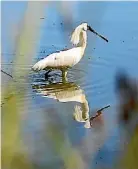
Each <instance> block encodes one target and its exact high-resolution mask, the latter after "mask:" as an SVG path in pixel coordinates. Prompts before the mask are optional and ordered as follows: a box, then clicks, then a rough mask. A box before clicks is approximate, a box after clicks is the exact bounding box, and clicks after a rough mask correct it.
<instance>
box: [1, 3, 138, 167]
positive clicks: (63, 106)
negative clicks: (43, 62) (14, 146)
mask: <svg viewBox="0 0 138 169" xmlns="http://www.w3.org/2000/svg"><path fill="white" fill-rule="evenodd" d="M25 8H26V2H10V3H9V2H3V3H2V53H1V56H2V57H1V59H2V61H1V68H2V70H4V71H5V72H8V73H9V74H12V67H13V65H14V56H15V52H14V45H15V42H14V39H15V36H17V34H18V31H19V30H18V28H19V23H20V20H21V18H22V16H23V13H24V11H25ZM137 9H138V2H74V3H73V6H72V11H73V17H74V23H73V28H75V26H77V25H79V24H80V23H81V22H88V23H89V25H91V26H92V28H94V29H95V30H96V31H97V32H99V33H101V34H102V35H103V36H105V37H107V38H108V40H109V43H106V42H105V41H103V40H101V39H100V38H98V37H96V36H95V35H93V34H92V33H90V32H88V45H87V48H86V51H85V54H84V57H83V59H82V60H81V61H80V62H79V63H78V64H77V65H76V66H74V67H73V68H72V69H70V70H69V72H68V83H67V84H64V85H63V84H60V83H57V84H52V83H53V82H54V83H56V82H57V81H58V82H59V81H60V79H61V78H60V77H59V76H53V79H52V78H51V81H52V82H51V81H50V82H48V81H45V80H44V73H43V72H40V73H34V72H32V71H31V69H30V68H31V66H32V65H33V64H34V63H35V62H36V61H37V60H39V59H41V58H43V57H45V56H46V55H48V54H50V53H52V52H55V51H56V50H61V49H63V48H66V46H70V44H69V35H70V33H71V32H70V31H68V30H66V31H65V33H63V32H64V31H63V24H64V22H63V18H62V17H61V14H59V13H58V11H57V10H56V7H55V6H54V7H53V6H52V5H50V6H49V7H48V8H46V10H45V15H46V17H45V19H44V20H43V23H42V25H41V27H40V33H41V36H40V39H39V41H38V42H32V43H36V44H37V48H38V50H37V53H36V55H35V56H34V57H33V60H32V65H30V64H29V65H27V64H25V65H24V64H21V65H16V71H17V72H19V73H20V72H22V71H24V70H26V69H30V72H29V74H28V76H27V77H23V76H21V77H20V78H18V82H20V83H19V84H20V86H19V85H18V88H17V90H19V92H20V91H21V92H22V91H24V90H26V91H27V92H26V94H25V96H24V98H22V97H21V98H19V99H18V101H17V105H18V106H19V109H20V111H21V112H22V114H23V116H24V117H23V119H24V120H22V124H21V131H22V137H23V141H24V144H25V145H26V147H27V151H28V154H29V158H30V159H31V160H32V162H33V163H35V164H36V166H39V167H40V168H43V167H44V166H46V165H47V164H49V165H50V166H51V167H53V168H54V166H55V165H57V166H59V168H61V167H60V165H62V164H61V163H60V162H59V161H58V158H57V154H56V153H55V152H54V150H53V148H52V146H51V145H50V141H49V139H48V129H47V128H48V125H49V123H53V124H56V125H59V124H60V123H61V122H62V125H63V126H60V127H61V128H62V130H63V132H64V133H65V134H66V135H67V136H68V138H69V141H70V142H71V144H72V146H73V147H75V148H76V149H77V150H78V151H79V152H80V154H81V155H82V157H84V159H85V161H86V162H87V163H91V162H92V159H94V162H93V163H94V164H97V165H96V166H97V167H98V166H100V165H105V166H104V167H108V166H109V165H110V163H112V162H113V161H112V160H113V158H114V157H115V155H116V154H117V153H118V151H119V150H118V146H117V145H118V142H119V137H117V135H118V134H117V133H118V127H117V109H116V105H117V96H116V93H115V86H114V80H115V79H114V77H115V75H116V72H117V71H118V69H120V68H124V69H125V70H126V71H127V72H128V73H129V74H130V75H131V76H132V77H135V78H138V17H137V16H138V10H137ZM7 11H8V12H7ZM10 13H11V14H12V15H10ZM30 24H31V21H30ZM71 31H72V30H71ZM28 38H29V37H28ZM26 41H27V39H26ZM20 57H22V55H20ZM56 73H58V72H56ZM1 76H2V84H1V88H2V93H3V92H4V90H5V89H6V85H7V84H8V83H9V82H11V81H12V79H11V78H10V77H8V76H7V75H5V74H4V73H2V72H1ZM24 78H26V81H24ZM12 85H13V87H14V83H12ZM5 104H8V100H6V102H5ZM106 105H110V108H108V109H106V110H105V111H103V116H102V118H103V123H104V124H102V125H101V124H100V125H101V126H102V127H101V128H100V130H95V129H94V127H93V128H92V129H87V128H85V127H84V126H85V125H87V124H85V123H84V122H82V123H80V122H78V121H75V120H74V118H73V117H74V116H73V115H74V113H75V112H77V113H78V114H79V113H80V112H82V111H83V112H84V114H85V117H88V116H89V115H90V116H92V115H94V114H95V112H96V110H98V109H100V108H102V107H104V106H106ZM10 113H12V112H10ZM78 116H79V115H78ZM78 119H79V120H80V119H81V117H78ZM82 120H83V119H82ZM105 140H106V142H105ZM103 144H105V146H104V148H103ZM97 150H99V151H98V153H97ZM100 150H101V151H100ZM100 157H102V158H100ZM101 159H102V160H101ZM95 161H97V162H95ZM51 162H52V164H51ZM94 164H92V165H94ZM98 164H99V165H98ZM96 166H95V168H96ZM57 168H58V167H57Z"/></svg>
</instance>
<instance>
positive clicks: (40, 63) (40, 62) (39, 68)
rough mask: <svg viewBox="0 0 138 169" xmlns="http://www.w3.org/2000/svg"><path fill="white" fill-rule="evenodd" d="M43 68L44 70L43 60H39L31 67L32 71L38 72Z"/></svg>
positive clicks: (44, 63) (44, 62)
mask: <svg viewBox="0 0 138 169" xmlns="http://www.w3.org/2000/svg"><path fill="white" fill-rule="evenodd" d="M44 68H46V61H45V60H44V59H43V60H40V61H39V62H37V63H36V64H35V65H34V66H33V67H32V70H34V71H40V70H43V69H44Z"/></svg>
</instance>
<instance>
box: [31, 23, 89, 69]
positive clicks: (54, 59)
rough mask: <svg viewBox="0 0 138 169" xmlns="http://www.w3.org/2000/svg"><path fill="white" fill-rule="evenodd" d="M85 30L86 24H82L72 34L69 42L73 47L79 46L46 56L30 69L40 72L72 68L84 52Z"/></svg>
mask: <svg viewBox="0 0 138 169" xmlns="http://www.w3.org/2000/svg"><path fill="white" fill-rule="evenodd" d="M86 29H87V24H86V23H83V24H81V25H79V26H78V27H77V28H76V29H75V30H74V32H73V33H72V37H71V42H72V43H73V44H74V45H77V44H79V43H80V45H79V46H76V47H74V48H72V49H69V50H66V51H60V52H56V53H53V54H51V55H49V56H47V57H46V58H45V59H43V60H40V61H39V62H37V63H36V64H35V65H34V66H33V67H32V69H33V70H34V71H40V70H43V69H46V68H56V69H57V68H58V69H60V68H61V67H72V66H74V65H75V64H77V63H78V62H79V61H80V60H81V58H82V56H83V54H84V50H85V48H86V43H87V36H86V31H85V30H86Z"/></svg>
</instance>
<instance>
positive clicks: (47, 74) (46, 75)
mask: <svg viewBox="0 0 138 169" xmlns="http://www.w3.org/2000/svg"><path fill="white" fill-rule="evenodd" d="M50 72H51V69H49V70H48V71H47V72H46V73H45V79H46V80H47V79H48V77H49V73H50Z"/></svg>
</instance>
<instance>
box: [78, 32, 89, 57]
mask: <svg viewBox="0 0 138 169" xmlns="http://www.w3.org/2000/svg"><path fill="white" fill-rule="evenodd" d="M86 45H87V33H86V31H82V32H81V33H80V42H79V47H81V48H82V53H83V54H84V52H85V48H86Z"/></svg>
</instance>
